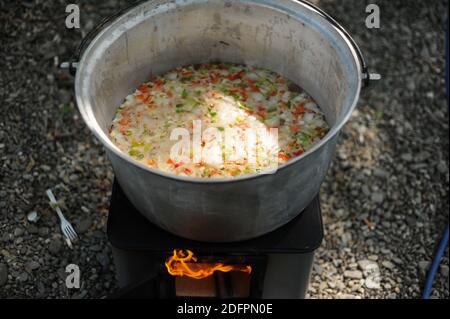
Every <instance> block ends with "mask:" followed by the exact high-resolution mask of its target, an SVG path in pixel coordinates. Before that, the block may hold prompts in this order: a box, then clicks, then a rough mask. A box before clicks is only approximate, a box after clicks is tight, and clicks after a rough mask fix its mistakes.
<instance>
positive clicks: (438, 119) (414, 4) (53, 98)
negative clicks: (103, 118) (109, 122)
mask: <svg viewBox="0 0 450 319" xmlns="http://www.w3.org/2000/svg"><path fill="white" fill-rule="evenodd" d="M128 2H129V1H128ZM315 2H316V3H318V4H319V5H320V6H321V7H322V8H324V9H325V10H326V11H327V12H329V13H330V14H332V15H333V16H335V17H336V18H337V20H338V21H340V22H342V24H343V25H344V26H345V27H346V28H348V30H349V31H350V33H351V34H352V35H354V36H355V39H356V41H357V43H358V44H360V46H361V48H362V51H363V52H364V55H365V57H366V60H367V64H368V65H369V66H370V67H371V69H372V70H373V71H374V72H375V71H376V72H378V73H381V74H382V75H383V81H381V82H379V83H377V84H374V85H373V86H372V87H371V88H369V89H368V90H364V92H363V93H362V97H361V101H360V103H359V106H358V109H357V111H355V112H354V114H353V116H352V118H351V120H350V122H349V123H348V125H347V126H346V127H345V129H344V132H343V134H342V137H341V140H340V143H339V146H338V149H337V156H336V158H335V160H334V162H333V165H332V167H331V170H330V173H329V175H328V177H327V179H326V182H325V184H324V186H323V189H322V205H323V212H324V222H325V233H326V236H325V240H324V243H323V245H322V247H321V248H320V249H319V251H318V253H317V259H316V264H315V266H314V270H313V275H312V280H311V286H310V289H309V293H308V294H309V296H310V297H311V298H417V297H419V296H420V290H421V287H422V285H423V279H424V274H425V270H426V269H427V267H428V264H429V262H430V261H431V259H432V254H433V249H434V247H435V243H436V240H437V239H438V236H440V234H441V232H442V231H443V229H444V226H445V224H446V223H447V222H448V213H449V197H448V190H449V169H448V166H449V165H448V163H449V154H448V150H449V137H448V133H449V124H448V111H447V106H446V100H445V92H444V59H443V55H444V26H445V12H446V6H448V2H447V1H431V2H425V1H419V0H415V1H408V2H405V1H400V0H397V1H388V0H385V1H375V0H374V1H371V2H373V3H377V4H379V6H380V8H381V29H371V30H368V29H366V28H365V27H364V19H365V3H364V1H360V0H345V1H344V0H339V1H338V0H334V1H332V0H321V1H315ZM68 3H70V2H69V1H62V0H58V1H52V2H49V1H43V0H35V1H25V0H23V1H1V2H0V39H1V46H0V61H2V63H1V64H0V74H1V75H0V102H1V103H0V105H1V110H2V117H1V118H0V167H1V170H0V298H17V297H20V298H37V297H40V298H92V297H94V298H95V297H101V296H104V295H106V294H108V293H110V292H112V291H114V290H115V288H116V287H115V285H116V284H115V279H114V267H113V264H112V262H111V260H112V256H111V251H110V248H109V246H108V242H107V238H106V235H105V230H106V226H105V224H106V219H107V212H108V202H109V196H110V190H111V183H112V179H113V173H112V170H111V168H110V165H109V162H108V160H107V159H106V157H105V154H104V152H103V150H102V148H101V146H100V145H99V144H98V143H97V142H96V141H95V140H94V138H93V137H92V136H91V134H90V133H89V132H88V130H87V129H86V127H85V125H84V123H83V121H82V120H81V118H80V115H79V113H78V111H77V110H76V108H75V105H74V98H73V80H72V79H71V78H70V77H68V76H67V75H66V74H65V73H64V72H61V71H60V70H58V68H57V65H58V64H59V62H61V61H63V60H65V59H67V58H68V57H70V55H71V53H72V52H73V50H74V49H75V47H76V45H77V43H78V42H79V41H80V39H81V38H82V36H83V35H84V34H85V33H86V31H87V30H89V29H90V28H92V27H93V26H94V25H95V24H96V23H97V22H99V21H100V19H101V18H102V17H104V16H107V15H108V14H110V13H112V12H114V11H115V10H117V9H118V8H122V7H124V6H125V5H126V3H127V1H104V2H102V3H101V4H99V2H96V1H93V0H90V1H82V2H80V5H81V13H82V30H77V31H69V30H66V29H65V28H64V27H63V26H64V20H65V12H64V11H65V5H66V4H68ZM68 154H70V156H69V155H68ZM47 188H52V189H53V191H54V193H55V195H56V196H57V198H58V199H59V200H60V201H61V202H62V206H63V210H64V212H65V213H66V215H67V217H68V219H70V220H71V221H73V222H74V223H75V226H76V228H77V231H78V232H79V233H80V237H81V240H80V242H79V243H78V244H77V245H76V246H75V247H74V248H73V249H69V248H68V247H67V246H66V245H65V243H64V241H63V240H62V237H61V234H60V231H59V226H58V222H57V217H56V216H55V214H54V213H53V211H52V210H51V209H50V207H49V205H48V203H47V199H46V197H45V190H46V189H47ZM32 215H36V216H37V218H35V219H33V218H32V217H34V216H32ZM29 219H30V220H32V221H30V220H29ZM448 261H449V260H448V249H447V251H446V254H445V257H444V260H443V263H442V266H441V268H440V271H439V275H438V276H437V278H436V282H435V286H434V290H433V297H435V298H448V297H449V292H448V289H449V288H448V285H449V284H448ZM70 263H76V264H78V265H79V266H80V268H81V269H82V271H83V272H82V287H81V289H80V290H77V291H75V292H74V291H68V290H67V289H66V288H65V285H64V281H65V277H66V274H65V272H64V271H65V267H66V265H68V264H70ZM378 279H379V280H380V285H379V287H378V285H377V283H378Z"/></svg>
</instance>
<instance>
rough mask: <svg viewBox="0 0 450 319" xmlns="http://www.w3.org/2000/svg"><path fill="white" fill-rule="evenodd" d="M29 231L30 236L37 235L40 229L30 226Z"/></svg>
mask: <svg viewBox="0 0 450 319" xmlns="http://www.w3.org/2000/svg"><path fill="white" fill-rule="evenodd" d="M27 230H28V232H29V233H30V234H37V233H38V232H39V229H38V228H37V227H36V226H35V225H29V226H28V227H27Z"/></svg>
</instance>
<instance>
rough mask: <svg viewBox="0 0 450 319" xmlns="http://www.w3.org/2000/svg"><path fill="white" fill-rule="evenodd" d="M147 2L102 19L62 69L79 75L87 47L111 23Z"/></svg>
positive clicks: (139, 2) (140, 1)
mask: <svg viewBox="0 0 450 319" xmlns="http://www.w3.org/2000/svg"><path fill="white" fill-rule="evenodd" d="M145 1H147V0H137V1H135V2H133V3H132V4H130V5H129V6H127V7H125V8H123V9H121V10H119V11H117V12H116V13H114V14H112V15H110V16H108V17H106V18H104V19H102V21H100V23H98V24H97V25H96V26H95V27H94V28H93V29H91V30H90V31H89V32H88V33H87V34H86V36H85V37H84V38H83V40H81V42H80V44H79V45H78V48H77V49H76V51H75V53H74V54H73V56H72V58H71V60H70V61H69V62H62V63H61V65H60V67H61V68H62V69H67V70H68V71H69V72H70V74H71V75H73V76H74V75H75V74H76V73H77V67H78V62H79V61H80V58H81V55H82V54H83V52H84V50H85V48H86V46H87V45H88V44H89V43H90V42H91V41H92V40H93V39H94V37H95V36H96V35H97V34H98V33H99V32H100V31H101V30H102V29H103V28H104V27H105V26H106V25H107V24H108V23H110V22H111V21H113V20H114V19H116V18H118V17H119V16H121V15H122V14H123V13H125V12H126V11H128V10H130V9H132V8H134V7H136V6H138V5H140V4H141V3H143V2H145Z"/></svg>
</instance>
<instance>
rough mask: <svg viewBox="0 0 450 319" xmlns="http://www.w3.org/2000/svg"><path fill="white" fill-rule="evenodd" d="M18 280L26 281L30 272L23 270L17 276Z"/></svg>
mask: <svg viewBox="0 0 450 319" xmlns="http://www.w3.org/2000/svg"><path fill="white" fill-rule="evenodd" d="M17 280H18V281H20V282H26V281H27V280H28V274H27V273H26V272H23V273H21V274H20V275H19V277H17Z"/></svg>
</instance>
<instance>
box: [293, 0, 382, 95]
mask: <svg viewBox="0 0 450 319" xmlns="http://www.w3.org/2000/svg"><path fill="white" fill-rule="evenodd" d="M296 1H298V2H301V3H303V4H305V5H307V6H309V7H311V8H312V9H313V10H315V11H317V13H318V14H319V15H320V16H322V18H324V19H325V20H327V21H328V22H329V23H331V25H333V26H334V27H335V28H336V29H338V30H339V31H340V32H342V33H343V34H344V36H345V37H346V38H347V40H348V41H349V42H350V44H351V45H352V47H353V48H354V49H355V52H356V55H357V56H358V60H359V63H360V64H361V70H362V78H363V84H364V86H365V87H367V86H368V85H369V83H370V81H377V80H380V79H381V75H380V74H378V73H370V72H369V68H368V67H367V65H366V62H365V60H364V57H363V55H362V52H361V49H360V48H359V46H358V45H357V44H356V42H355V40H354V39H353V38H352V37H351V35H350V34H349V33H348V32H347V30H345V29H344V27H343V26H342V25H340V24H339V22H337V21H336V20H335V19H334V18H333V17H332V16H330V15H329V14H328V13H326V12H325V11H323V10H322V9H320V8H319V7H317V6H316V5H314V4H312V3H310V2H308V1H305V0H296Z"/></svg>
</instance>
